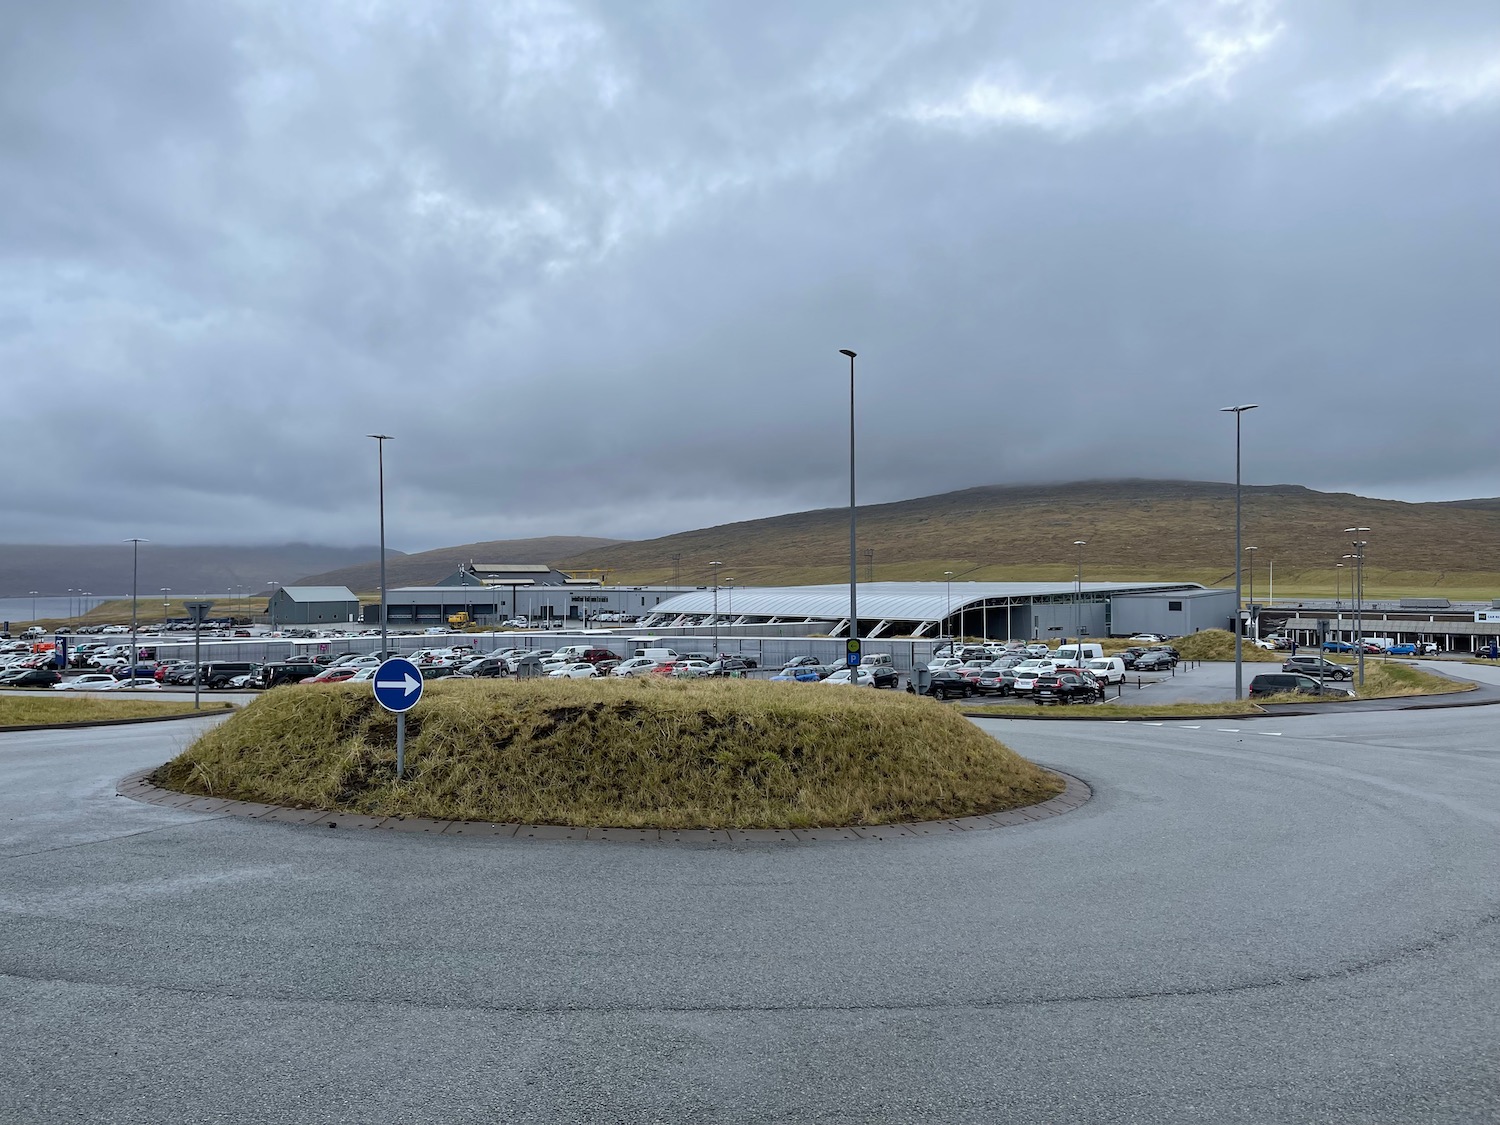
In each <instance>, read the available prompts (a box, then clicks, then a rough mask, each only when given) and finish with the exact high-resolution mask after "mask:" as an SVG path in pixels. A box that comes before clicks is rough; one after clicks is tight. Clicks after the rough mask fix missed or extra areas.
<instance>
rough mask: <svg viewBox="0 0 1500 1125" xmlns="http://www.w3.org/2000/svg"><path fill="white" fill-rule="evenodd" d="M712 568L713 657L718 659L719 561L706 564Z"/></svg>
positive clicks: (720, 564) (721, 564)
mask: <svg viewBox="0 0 1500 1125" xmlns="http://www.w3.org/2000/svg"><path fill="white" fill-rule="evenodd" d="M708 565H709V566H711V567H713V568H714V659H715V660H717V659H719V567H721V566H723V565H724V564H723V563H721V562H711V563H709V564H708Z"/></svg>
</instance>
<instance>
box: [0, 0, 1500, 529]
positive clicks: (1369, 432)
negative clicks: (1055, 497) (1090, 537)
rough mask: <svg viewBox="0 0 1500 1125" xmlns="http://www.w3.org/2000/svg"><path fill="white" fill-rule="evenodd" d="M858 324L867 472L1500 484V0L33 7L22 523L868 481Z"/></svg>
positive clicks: (676, 495) (18, 28) (556, 522)
mask: <svg viewBox="0 0 1500 1125" xmlns="http://www.w3.org/2000/svg"><path fill="white" fill-rule="evenodd" d="M844 347H847V348H853V349H855V350H857V351H858V352H859V353H860V357H859V360H858V369H857V378H858V385H859V398H858V432H859V442H860V453H859V479H860V498H861V501H862V502H864V501H868V502H871V503H874V502H878V501H883V500H894V499H902V498H906V497H911V496H918V495H923V494H927V493H933V492H942V491H948V490H950V489H955V488H963V487H968V486H972V485H981V484H1000V483H1010V482H1034V481H1047V480H1065V479H1078V478H1083V477H1098V476H1161V477H1174V478H1194V479H1217V480H1227V479H1232V478H1233V471H1234V470H1233V421H1232V419H1231V417H1230V416H1229V415H1221V414H1218V413H1216V410H1217V408H1218V407H1221V406H1225V405H1229V404H1231V403H1237V402H1258V403H1260V404H1261V409H1260V410H1258V411H1256V412H1254V413H1253V414H1250V415H1247V417H1246V419H1245V479H1246V480H1247V481H1248V482H1251V483H1299V484H1306V485H1309V486H1312V487H1318V488H1338V489H1350V490H1353V491H1357V492H1361V493H1364V494H1367V495H1373V496H1386V497H1394V498H1398V499H1449V498H1459V497H1468V496H1495V495H1500V441H1497V437H1496V424H1497V419H1500V379H1497V358H1500V7H1497V6H1496V4H1495V3H1494V0H1462V2H1451V3H1444V2H1434V0H1424V2H1421V3H1418V2H1416V0H1405V2H1393V0H1363V2H1360V0H1343V2H1338V0H1328V2H1323V3H1303V4H1290V3H1287V4H1278V3H1275V2H1273V0H1258V2H1256V0H1246V2H1234V0H1220V2H1199V3H1191V2H1179V0H1156V2H1150V3H1135V2H1133V0H1099V2H1098V3H1086V2H1077V3H1071V4H1066V5H1057V4H1037V3H1021V2H1015V3H983V2H978V0H969V2H965V0H924V2H923V3H921V4H917V3H894V2H889V3H888V2H881V0H857V2H855V0H851V2H848V3H835V2H833V0H797V2H779V0H758V2H756V3H745V2H743V0H732V2H724V3H710V2H699V0H678V2H671V0H657V2H654V3H648V2H645V0H642V2H630V3H625V2H617V0H607V2H606V0H599V2H587V0H581V2H575V3H565V2H549V0H526V2H516V3H504V2H499V0H496V2H489V3H478V2H476V3H462V2H458V0H432V2H430V3H424V2H421V0H351V2H348V3H337V2H332V0H329V2H308V0H245V2H243V3H231V2H222V0H218V2H216V0H181V2H177V3H170V2H150V0H144V2H142V3H134V4H121V3H118V2H116V0H95V2H86V0H48V2H47V3H17V4H11V5H8V6H7V9H6V26H5V33H4V35H3V36H0V373H3V375H0V377H3V379H4V380H5V386H6V388H7V393H6V394H5V396H4V404H5V405H4V432H5V435H6V439H7V440H6V450H7V454H6V462H7V463H8V465H9V466H10V470H9V471H8V472H7V473H6V474H5V476H4V480H3V483H0V509H3V512H0V514H3V525H0V536H3V538H4V539H5V540H7V541H10V542H100V541H107V540H111V539H119V538H123V537H125V536H129V535H141V536H145V537H148V538H151V539H153V540H154V541H157V542H175V543H192V542H231V541H233V542H264V541H278V542H279V541H286V540H308V541H317V542H328V543H354V542H364V543H369V542H373V541H374V539H375V532H376V508H375V495H376V486H375V443H374V442H372V441H369V440H368V439H366V438H365V437H364V436H362V435H364V434H367V433H372V432H376V431H383V432H385V433H389V434H392V435H394V437H395V440H394V441H393V442H391V443H389V444H388V445H387V447H386V452H387V458H386V487H387V521H388V529H389V530H388V534H389V542H390V545H391V546H393V547H397V548H401V549H405V550H421V549H426V548H429V547H435V546H439V545H444V544H453V543H461V542H465V541H470V540H477V539H495V538H508V537H514V536H529V535H541V534H554V533H557V534H594V535H612V536H620V537H631V538H634V537H643V536H649V535H656V534H662V533H666V532H671V531H677V530H685V529H688V528H693V527H699V526H704V525H708V524H713V523H722V522H727V521H730V520H735V519H744V518H749V517H754V516H762V515H771V514H776V513H779V512H785V511H792V510H799V509H804V508H813V507H828V506H836V505H841V504H845V503H847V499H848V480H847V467H848V460H847V459H848V446H847V442H848V390H849V384H848V369H847V366H846V361H845V360H844V358H843V357H842V356H840V355H839V354H838V349H839V348H844Z"/></svg>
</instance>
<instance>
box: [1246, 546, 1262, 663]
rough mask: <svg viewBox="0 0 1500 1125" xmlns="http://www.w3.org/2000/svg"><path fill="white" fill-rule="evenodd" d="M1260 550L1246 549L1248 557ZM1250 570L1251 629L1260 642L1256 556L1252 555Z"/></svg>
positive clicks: (1257, 548) (1254, 548)
mask: <svg viewBox="0 0 1500 1125" xmlns="http://www.w3.org/2000/svg"><path fill="white" fill-rule="evenodd" d="M1258 550H1260V548H1259V547H1246V548H1245V553H1246V554H1247V555H1248V554H1250V552H1251V551H1258ZM1249 569H1250V627H1251V629H1252V630H1254V632H1253V634H1252V635H1253V636H1254V638H1255V639H1256V640H1257V641H1258V640H1260V621H1259V619H1258V618H1257V617H1256V616H1255V556H1254V555H1250V564H1249Z"/></svg>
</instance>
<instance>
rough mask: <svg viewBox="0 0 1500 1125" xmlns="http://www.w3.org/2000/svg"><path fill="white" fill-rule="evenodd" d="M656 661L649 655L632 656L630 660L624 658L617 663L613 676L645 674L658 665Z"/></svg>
mask: <svg viewBox="0 0 1500 1125" xmlns="http://www.w3.org/2000/svg"><path fill="white" fill-rule="evenodd" d="M656 663H657V662H656V661H655V660H652V659H651V658H650V657H649V656H632V657H631V658H630V659H629V660H622V661H620V663H618V664H616V665H615V668H614V671H612V672H611V673H610V675H611V676H644V675H647V674H648V673H650V671H651V669H653V668H655V667H656Z"/></svg>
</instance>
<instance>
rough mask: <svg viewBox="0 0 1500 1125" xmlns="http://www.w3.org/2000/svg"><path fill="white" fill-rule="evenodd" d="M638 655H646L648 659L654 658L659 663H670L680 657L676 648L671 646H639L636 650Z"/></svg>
mask: <svg viewBox="0 0 1500 1125" xmlns="http://www.w3.org/2000/svg"><path fill="white" fill-rule="evenodd" d="M635 654H636V655H637V656H644V657H645V658H646V659H647V660H654V661H656V662H657V663H658V664H670V663H671V662H672V661H674V660H678V659H680V657H678V655H677V650H676V649H671V648H638V649H636V650H635Z"/></svg>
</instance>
